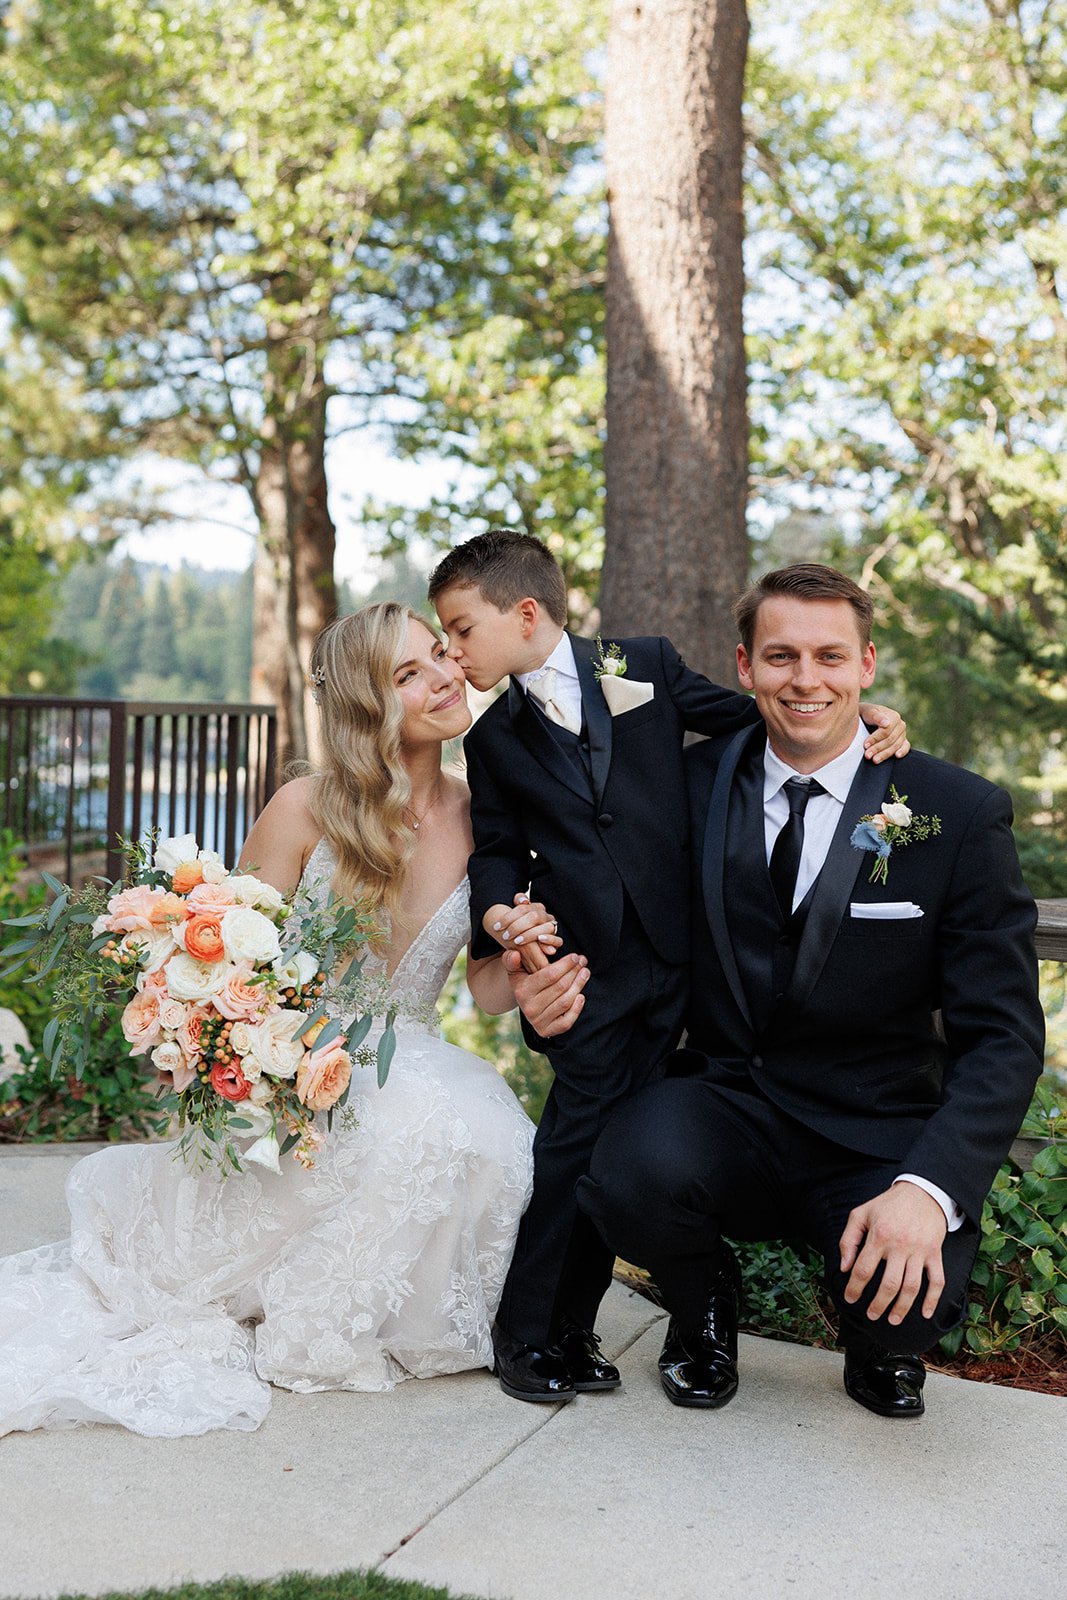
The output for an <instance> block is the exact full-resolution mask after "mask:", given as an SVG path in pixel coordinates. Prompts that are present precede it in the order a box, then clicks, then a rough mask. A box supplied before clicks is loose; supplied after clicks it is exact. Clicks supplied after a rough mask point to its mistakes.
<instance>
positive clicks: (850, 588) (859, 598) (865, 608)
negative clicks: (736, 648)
mask: <svg viewBox="0 0 1067 1600" xmlns="http://www.w3.org/2000/svg"><path fill="white" fill-rule="evenodd" d="M776 596H785V598H787V599H790V600H847V601H848V603H849V605H850V606H851V607H852V609H853V611H854V612H855V614H856V623H857V626H858V627H859V631H860V641H861V643H862V645H863V648H864V649H865V650H866V648H867V646H868V645H869V644H870V642H871V623H872V622H873V620H874V606H873V605H872V603H871V597H870V595H868V594H866V593H865V592H864V590H862V589H861V588H860V586H859V584H858V583H855V582H854V581H853V580H852V579H851V578H849V577H846V575H845V574H844V573H843V572H838V570H837V568H836V567H824V566H822V565H821V563H820V562H818V561H798V562H797V563H796V564H795V565H794V566H791V567H779V568H778V569H777V571H775V572H767V573H765V574H764V575H763V577H762V578H759V579H757V581H756V582H755V583H754V584H753V585H752V587H751V588H750V589H746V590H745V592H744V594H743V595H741V597H740V598H739V599H737V600H735V601H734V605H733V612H734V621H735V622H736V624H737V631H738V633H739V634H740V636H741V643H742V644H743V645H744V647H745V649H746V650H747V651H748V653H749V655H751V653H752V640H753V638H754V637H755V633H756V613H757V612H758V611H759V608H760V606H761V605H762V604H763V602H764V600H770V599H772V598H774V597H776Z"/></svg>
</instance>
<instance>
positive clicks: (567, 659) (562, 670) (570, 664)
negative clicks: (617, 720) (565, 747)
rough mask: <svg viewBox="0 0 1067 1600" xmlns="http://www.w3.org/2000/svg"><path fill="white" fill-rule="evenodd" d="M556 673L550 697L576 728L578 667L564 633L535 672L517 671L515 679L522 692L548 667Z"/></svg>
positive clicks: (579, 699)
mask: <svg viewBox="0 0 1067 1600" xmlns="http://www.w3.org/2000/svg"><path fill="white" fill-rule="evenodd" d="M550 667H551V668H553V669H554V671H555V674H556V685H555V689H554V691H553V695H552V698H553V699H554V700H555V701H556V704H557V705H558V706H559V707H560V709H561V710H562V711H565V712H566V713H567V716H568V717H570V718H571V719H572V720H573V722H574V726H575V727H576V728H580V727H581V725H582V685H581V683H580V681H579V679H578V667H577V665H576V663H575V660H574V649H573V647H572V645H571V641H570V639H569V638H568V637H567V635H566V634H565V633H563V634H561V635H560V640H559V643H558V644H557V646H556V648H555V649H554V650H553V652H552V654H551V655H550V656H549V658H548V660H547V661H545V662H544V663H543V664H542V665H541V666H539V667H538V668H537V671H536V672H518V673H516V674H515V681H516V682H517V683H518V685H519V688H520V689H522V690H523V691H524V692H525V691H526V689H527V688H528V686H529V685H530V684H531V683H532V682H535V681H536V679H538V678H543V677H544V675H545V673H546V672H547V671H548V670H549V668H550Z"/></svg>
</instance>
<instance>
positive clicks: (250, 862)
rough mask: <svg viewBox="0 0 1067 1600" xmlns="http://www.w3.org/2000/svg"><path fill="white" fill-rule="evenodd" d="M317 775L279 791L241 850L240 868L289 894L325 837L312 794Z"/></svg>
mask: <svg viewBox="0 0 1067 1600" xmlns="http://www.w3.org/2000/svg"><path fill="white" fill-rule="evenodd" d="M316 781H317V780H316V779H315V778H293V779H291V780H290V782H289V783H283V784H282V786H281V788H280V789H278V790H276V791H275V793H274V794H273V795H271V797H270V799H269V800H268V801H267V804H266V805H265V806H264V807H263V810H262V811H261V812H260V814H259V816H258V817H257V818H256V821H255V824H254V825H253V828H252V831H251V833H250V834H249V835H248V838H247V839H246V840H245V845H244V849H243V850H242V851H241V860H240V863H239V865H240V867H241V870H242V871H244V872H254V873H255V874H256V876H257V877H259V878H263V879H264V880H265V881H266V882H267V883H271V884H273V885H274V887H275V888H276V889H279V890H280V891H281V892H282V894H288V892H289V890H290V889H295V888H296V886H297V884H298V883H299V882H300V877H301V874H302V873H303V870H304V868H305V867H306V866H307V863H308V860H309V858H310V856H311V852H312V851H313V850H314V848H315V846H316V845H317V844H318V842H319V840H320V839H321V837H322V828H321V827H320V826H319V824H318V823H317V822H316V820H315V814H314V811H313V810H312V796H313V794H314V789H315V783H316Z"/></svg>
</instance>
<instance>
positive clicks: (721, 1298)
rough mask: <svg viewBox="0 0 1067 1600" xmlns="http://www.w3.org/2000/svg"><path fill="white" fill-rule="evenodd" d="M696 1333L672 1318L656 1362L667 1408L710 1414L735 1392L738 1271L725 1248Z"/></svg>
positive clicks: (732, 1258) (733, 1258)
mask: <svg viewBox="0 0 1067 1600" xmlns="http://www.w3.org/2000/svg"><path fill="white" fill-rule="evenodd" d="M722 1252H723V1254H722V1265H721V1267H720V1269H719V1274H718V1277H717V1278H716V1280H715V1282H714V1283H713V1285H712V1289H711V1294H710V1295H709V1297H708V1306H707V1310H706V1311H705V1313H704V1320H703V1322H702V1323H701V1325H700V1327H699V1328H698V1329H692V1330H689V1329H683V1328H681V1327H679V1325H678V1324H677V1323H676V1322H675V1320H674V1318H673V1317H672V1318H671V1320H670V1322H669V1323H668V1325H667V1338H666V1341H665V1343H664V1346H663V1350H662V1353H661V1355H660V1358H659V1376H660V1382H661V1383H662V1385H663V1392H664V1394H665V1395H666V1396H667V1399H668V1400H669V1401H670V1402H671V1404H672V1405H676V1406H698V1407H702V1408H703V1409H705V1410H712V1409H713V1408H714V1407H716V1406H724V1405H725V1404H726V1402H727V1401H728V1400H732V1399H733V1397H734V1395H735V1394H736V1393H737V1300H738V1291H739V1289H740V1286H741V1273H740V1269H739V1268H738V1265H737V1258H736V1256H735V1255H734V1253H733V1251H732V1250H731V1249H730V1248H729V1246H728V1245H723V1247H722Z"/></svg>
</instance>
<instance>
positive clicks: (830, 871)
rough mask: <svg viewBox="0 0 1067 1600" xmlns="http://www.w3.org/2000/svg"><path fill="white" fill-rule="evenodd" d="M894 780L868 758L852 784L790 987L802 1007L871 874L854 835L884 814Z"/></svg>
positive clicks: (888, 767)
mask: <svg viewBox="0 0 1067 1600" xmlns="http://www.w3.org/2000/svg"><path fill="white" fill-rule="evenodd" d="M892 778H893V766H892V763H890V762H885V763H883V765H881V766H878V767H876V766H874V765H873V764H872V763H871V762H870V761H868V760H867V759H866V757H864V759H863V760H862V761H861V762H860V765H859V770H858V771H857V773H856V776H855V777H854V778H853V780H852V787H851V789H850V790H849V791H848V799H847V800H846V801H845V809H844V810H843V811H842V813H841V816H840V819H839V821H838V824H837V827H836V829H835V830H834V836H833V838H832V839H831V841H830V848H829V850H828V851H827V855H826V860H825V861H824V862H823V868H822V871H821V872H820V874H819V881H818V884H817V885H816V889H815V894H814V897H813V898H812V902H811V910H810V911H809V912H808V917H807V921H806V922H805V924H804V932H803V934H802V935H801V938H800V944H799V946H798V948H797V959H796V965H795V966H794V968H793V977H792V981H791V982H790V985H789V998H790V1000H791V1001H793V1002H794V1003H796V1004H800V1003H802V1002H803V1001H804V1000H806V999H807V997H808V995H809V994H810V993H811V991H812V990H813V989H814V987H815V985H816V983H817V982H818V981H819V977H820V976H821V974H822V969H823V967H824V966H825V965H826V958H827V956H828V955H829V954H830V946H831V945H832V944H833V942H834V940H835V938H836V937H837V932H838V929H839V928H840V926H841V921H842V918H843V917H845V916H846V915H847V912H848V903H849V899H850V898H851V895H852V890H853V887H854V885H855V882H856V879H857V877H858V876H859V874H860V873H861V872H862V871H864V870H867V871H868V872H869V871H870V866H871V858H870V856H869V855H867V854H865V853H864V852H863V851H861V850H854V849H853V848H852V845H851V843H850V840H851V838H852V830H853V829H854V828H855V826H856V824H857V822H858V821H859V820H860V818H861V817H864V816H870V815H871V814H872V813H873V812H875V811H877V810H878V808H879V806H880V805H881V804H882V801H883V800H884V799H885V797H886V791H887V790H888V788H889V785H890V782H891V781H892Z"/></svg>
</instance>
